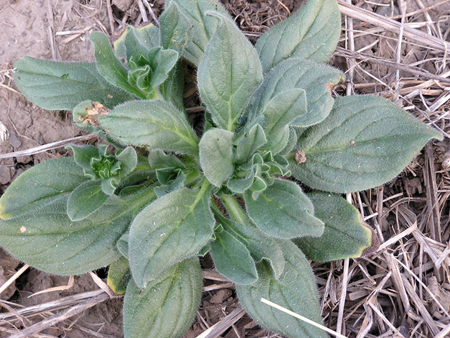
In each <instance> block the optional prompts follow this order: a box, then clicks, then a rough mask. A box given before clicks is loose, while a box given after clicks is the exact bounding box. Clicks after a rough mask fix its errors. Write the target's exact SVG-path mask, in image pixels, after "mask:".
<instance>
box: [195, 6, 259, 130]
mask: <svg viewBox="0 0 450 338" xmlns="http://www.w3.org/2000/svg"><path fill="white" fill-rule="evenodd" d="M214 16H216V17H218V18H220V20H221V23H220V25H219V27H218V28H217V31H216V33H215V34H214V36H213V38H212V39H211V41H210V43H209V45H208V47H207V48H206V50H205V54H204V55H203V57H202V59H201V61H200V64H199V66H198V73H197V79H198V89H199V93H200V98H201V100H202V101H203V102H204V103H205V104H206V107H207V108H208V111H209V112H210V113H211V116H212V119H213V121H214V123H215V124H216V125H217V126H218V127H220V128H222V129H226V130H229V131H234V130H235V128H236V125H237V122H238V120H239V118H240V117H241V115H242V112H243V111H244V109H245V107H246V105H247V102H248V100H249V99H250V96H251V95H252V93H253V92H254V91H255V90H256V88H258V86H259V85H260V84H261V82H262V78H263V76H262V70H261V64H260V62H259V58H258V54H257V53H256V50H255V48H254V47H253V46H252V44H251V43H250V41H248V40H247V38H246V37H245V36H244V35H243V34H242V32H240V31H239V29H238V28H237V27H236V25H235V24H234V22H233V21H232V20H230V19H228V18H226V17H224V16H221V15H219V14H214Z"/></svg>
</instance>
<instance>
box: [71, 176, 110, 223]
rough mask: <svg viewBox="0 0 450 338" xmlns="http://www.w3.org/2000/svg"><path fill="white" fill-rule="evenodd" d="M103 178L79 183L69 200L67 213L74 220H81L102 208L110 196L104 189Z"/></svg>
mask: <svg viewBox="0 0 450 338" xmlns="http://www.w3.org/2000/svg"><path fill="white" fill-rule="evenodd" d="M101 181H102V180H95V181H87V182H84V183H83V184H81V185H79V186H78V187H77V188H76V189H75V190H74V191H72V193H71V194H70V195H69V199H68V200H67V215H68V216H69V218H70V220H72V221H74V222H75V221H81V220H82V219H85V218H86V217H87V216H89V215H90V214H92V213H93V212H94V211H97V210H98V209H100V208H101V207H102V206H103V205H104V204H105V202H106V200H107V199H108V198H109V195H107V194H105V193H104V192H103V191H102V186H101Z"/></svg>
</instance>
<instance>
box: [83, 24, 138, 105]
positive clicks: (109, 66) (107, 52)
mask: <svg viewBox="0 0 450 338" xmlns="http://www.w3.org/2000/svg"><path fill="white" fill-rule="evenodd" d="M89 39H90V40H91V42H92V43H93V44H94V46H95V61H96V66H97V70H98V72H99V73H100V74H101V75H102V76H103V77H104V78H105V79H106V81H108V82H109V83H110V84H112V85H113V86H116V87H119V88H122V89H124V90H126V91H127V92H129V93H131V94H134V95H136V96H138V97H140V98H145V95H143V94H142V93H141V91H140V90H139V89H137V88H136V87H134V86H132V85H131V84H130V83H129V82H128V70H127V69H126V68H125V66H124V65H123V64H122V63H121V62H120V61H119V59H117V57H116V56H115V55H114V52H113V50H112V47H111V45H110V44H109V40H108V38H107V37H106V35H105V34H103V33H100V32H94V33H92V34H91V35H90V36H89Z"/></svg>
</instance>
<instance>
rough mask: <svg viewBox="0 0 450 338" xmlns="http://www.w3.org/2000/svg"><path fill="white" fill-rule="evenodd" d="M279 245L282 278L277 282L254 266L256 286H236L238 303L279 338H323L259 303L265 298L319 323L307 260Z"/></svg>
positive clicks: (311, 328) (286, 244)
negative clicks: (256, 276)
mask: <svg viewBox="0 0 450 338" xmlns="http://www.w3.org/2000/svg"><path fill="white" fill-rule="evenodd" d="M280 243H282V249H283V253H284V257H285V259H286V266H285V269H284V272H283V274H282V275H281V276H280V278H279V279H278V280H277V279H275V278H274V277H273V276H272V274H271V271H270V269H269V267H268V266H267V264H266V263H265V262H263V263H260V264H258V274H259V279H258V281H257V282H255V283H253V284H250V285H236V291H237V295H238V298H239V302H240V303H241V305H242V307H243V308H244V310H245V311H246V312H247V313H248V314H249V315H250V316H251V317H252V318H253V319H254V320H255V321H256V322H257V323H258V324H260V325H261V326H263V327H264V328H266V329H268V330H271V331H274V332H276V333H279V334H281V335H283V337H286V338H299V337H302V338H326V337H328V336H327V334H326V333H325V332H324V331H322V330H320V329H318V328H316V327H314V326H312V325H311V324H307V323H305V322H303V321H301V320H299V319H296V318H295V317H292V316H290V315H288V314H286V313H284V312H281V311H279V310H276V309H274V308H272V307H270V306H269V305H266V304H264V303H262V302H261V298H265V299H267V300H270V301H271V302H273V303H275V304H278V305H280V306H283V307H285V308H287V309H289V310H291V311H293V312H295V313H298V314H299V315H302V316H304V317H306V318H308V319H311V320H313V321H315V322H317V323H321V318H320V304H319V298H318V293H317V288H316V285H315V283H314V275H313V272H312V270H311V267H310V266H309V263H308V260H307V259H306V258H305V256H304V255H303V253H302V252H301V251H300V250H299V249H298V248H297V247H296V246H295V245H294V244H293V243H292V242H290V241H283V242H281V241H280Z"/></svg>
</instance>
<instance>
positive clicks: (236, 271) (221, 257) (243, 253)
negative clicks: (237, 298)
mask: <svg viewBox="0 0 450 338" xmlns="http://www.w3.org/2000/svg"><path fill="white" fill-rule="evenodd" d="M215 236H216V240H215V241H213V242H211V250H210V251H209V253H210V254H211V258H212V259H213V261H214V266H215V268H216V270H217V271H218V272H219V273H220V274H221V275H223V276H225V277H226V278H228V279H229V280H230V281H232V282H233V283H235V284H251V283H254V282H256V281H257V280H258V273H257V271H256V265H255V261H254V260H253V258H252V256H251V255H250V251H249V250H248V249H247V248H246V247H245V245H244V244H242V243H241V242H240V241H239V240H238V239H237V238H236V237H234V236H233V235H232V234H231V233H229V232H228V231H226V230H223V231H222V232H220V233H216V234H215Z"/></svg>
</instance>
